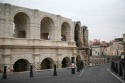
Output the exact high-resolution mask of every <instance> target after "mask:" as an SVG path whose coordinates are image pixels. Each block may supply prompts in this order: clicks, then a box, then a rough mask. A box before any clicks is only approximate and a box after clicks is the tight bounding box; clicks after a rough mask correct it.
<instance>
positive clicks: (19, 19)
mask: <svg viewBox="0 0 125 83" xmlns="http://www.w3.org/2000/svg"><path fill="white" fill-rule="evenodd" d="M29 21H30V19H29V16H28V15H27V14H25V13H23V12H19V13H17V14H16V15H15V16H14V23H13V30H14V31H13V36H14V37H15V38H26V36H27V31H28V30H27V29H28V24H29V23H30V22H29Z"/></svg>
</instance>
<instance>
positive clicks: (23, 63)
mask: <svg viewBox="0 0 125 83" xmlns="http://www.w3.org/2000/svg"><path fill="white" fill-rule="evenodd" d="M28 67H29V61H27V60H26V59H19V60H17V61H16V62H15V63H14V65H13V68H14V70H13V72H21V71H27V70H28Z"/></svg>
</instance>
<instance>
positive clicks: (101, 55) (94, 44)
mask: <svg viewBox="0 0 125 83" xmlns="http://www.w3.org/2000/svg"><path fill="white" fill-rule="evenodd" d="M89 47H90V50H91V51H90V57H89V58H90V63H91V64H92V65H96V64H104V63H106V57H105V55H106V53H105V48H106V47H108V43H106V42H105V41H102V42H101V41H100V40H98V39H95V40H94V41H90V44H89Z"/></svg>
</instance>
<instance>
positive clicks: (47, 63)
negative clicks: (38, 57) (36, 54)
mask: <svg viewBox="0 0 125 83" xmlns="http://www.w3.org/2000/svg"><path fill="white" fill-rule="evenodd" d="M53 66H54V60H53V59H52V58H49V57H48V58H45V59H43V61H42V62H41V70H42V69H52V68H53Z"/></svg>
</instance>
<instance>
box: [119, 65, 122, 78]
mask: <svg viewBox="0 0 125 83" xmlns="http://www.w3.org/2000/svg"><path fill="white" fill-rule="evenodd" d="M119 76H123V72H122V66H121V64H120V65H119Z"/></svg>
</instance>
